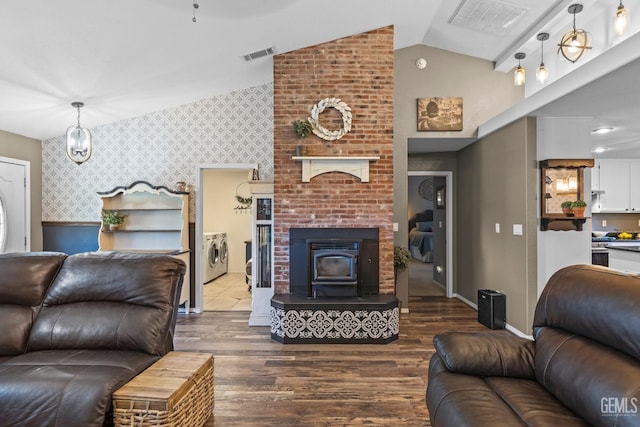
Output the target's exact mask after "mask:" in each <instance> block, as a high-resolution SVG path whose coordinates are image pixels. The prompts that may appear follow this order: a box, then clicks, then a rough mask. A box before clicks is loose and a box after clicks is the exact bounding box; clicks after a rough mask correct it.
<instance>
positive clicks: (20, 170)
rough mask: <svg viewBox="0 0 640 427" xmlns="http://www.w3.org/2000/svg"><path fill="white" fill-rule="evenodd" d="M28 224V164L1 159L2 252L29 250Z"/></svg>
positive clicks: (0, 228)
mask: <svg viewBox="0 0 640 427" xmlns="http://www.w3.org/2000/svg"><path fill="white" fill-rule="evenodd" d="M27 225H28V221H27V166H26V165H25V164H18V163H12V162H11V160H10V159H0V252H25V251H28V250H29V245H28V241H27V235H28V233H27Z"/></svg>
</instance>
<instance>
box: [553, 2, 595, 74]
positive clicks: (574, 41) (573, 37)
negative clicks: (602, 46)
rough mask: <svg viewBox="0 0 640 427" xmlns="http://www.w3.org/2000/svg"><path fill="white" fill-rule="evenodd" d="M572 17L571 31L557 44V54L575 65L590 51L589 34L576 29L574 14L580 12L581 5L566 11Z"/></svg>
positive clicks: (572, 6)
mask: <svg viewBox="0 0 640 427" xmlns="http://www.w3.org/2000/svg"><path fill="white" fill-rule="evenodd" d="M568 11H569V13H570V14H572V15H573V29H572V30H571V31H568V32H566V33H565V35H564V36H562V39H561V40H560V43H559V44H558V53H561V54H562V56H563V57H564V58H565V59H566V60H567V61H569V62H573V63H576V62H577V61H578V60H579V59H580V58H581V57H582V55H584V52H585V51H586V50H587V49H591V43H590V40H589V33H587V32H586V31H585V30H582V29H579V30H578V29H576V14H578V13H580V12H582V5H581V4H579V3H576V4H572V5H571V6H569V9H568Z"/></svg>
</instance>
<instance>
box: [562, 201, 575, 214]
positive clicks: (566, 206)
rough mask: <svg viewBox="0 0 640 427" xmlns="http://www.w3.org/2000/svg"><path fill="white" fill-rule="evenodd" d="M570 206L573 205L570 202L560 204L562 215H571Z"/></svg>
mask: <svg viewBox="0 0 640 427" xmlns="http://www.w3.org/2000/svg"><path fill="white" fill-rule="evenodd" d="M571 205H573V202H572V201H571V200H567V201H566V202H562V204H561V205H560V207H561V208H562V213H563V214H565V215H566V216H571V215H573V210H572V209H571Z"/></svg>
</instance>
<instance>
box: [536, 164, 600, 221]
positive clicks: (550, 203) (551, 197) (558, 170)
mask: <svg viewBox="0 0 640 427" xmlns="http://www.w3.org/2000/svg"><path fill="white" fill-rule="evenodd" d="M593 165H594V160H593V159H549V160H542V161H541V162H540V181H541V185H540V207H541V212H540V214H541V215H540V219H541V220H540V228H541V229H542V230H543V231H546V230H582V224H584V222H585V218H584V216H583V215H582V214H580V213H574V212H572V211H571V210H569V209H567V208H566V206H563V204H564V205H567V204H570V203H571V202H575V201H577V200H583V201H584V200H585V196H584V168H586V167H593ZM552 222H555V223H554V224H553V225H552Z"/></svg>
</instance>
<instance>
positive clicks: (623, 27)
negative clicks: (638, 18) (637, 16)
mask: <svg viewBox="0 0 640 427" xmlns="http://www.w3.org/2000/svg"><path fill="white" fill-rule="evenodd" d="M614 27H615V29H616V34H618V35H619V36H621V35H623V34H624V33H625V32H626V31H627V28H629V11H628V10H627V9H625V7H624V5H623V4H622V2H620V6H618V10H617V11H616V22H615V25H614Z"/></svg>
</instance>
